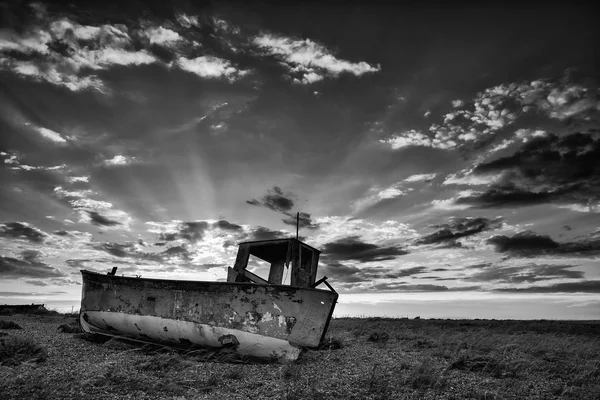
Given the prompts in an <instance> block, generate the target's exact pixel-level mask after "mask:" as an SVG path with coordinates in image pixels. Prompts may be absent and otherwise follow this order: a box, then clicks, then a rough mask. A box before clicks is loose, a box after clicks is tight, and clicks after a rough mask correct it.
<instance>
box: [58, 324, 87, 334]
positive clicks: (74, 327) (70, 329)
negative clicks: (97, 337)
mask: <svg viewBox="0 0 600 400" xmlns="http://www.w3.org/2000/svg"><path fill="white" fill-rule="evenodd" d="M58 330H59V331H60V332H63V333H81V332H82V331H81V327H80V326H79V324H78V323H71V324H62V325H60V326H59V327H58Z"/></svg>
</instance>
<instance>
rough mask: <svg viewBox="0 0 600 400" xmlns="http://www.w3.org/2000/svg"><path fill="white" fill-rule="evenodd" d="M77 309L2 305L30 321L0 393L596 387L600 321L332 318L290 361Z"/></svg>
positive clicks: (1, 369)
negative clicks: (87, 318)
mask: <svg viewBox="0 0 600 400" xmlns="http://www.w3.org/2000/svg"><path fill="white" fill-rule="evenodd" d="M8 318H10V320H9V319H8ZM74 320H75V318H74V316H72V315H70V316H64V315H49V316H48V315H45V316H42V317H40V315H36V314H33V315H26V316H15V315H13V316H10V317H0V322H4V323H8V322H9V321H10V322H14V321H16V322H18V325H20V326H22V328H23V329H22V330H12V331H8V332H9V334H8V336H4V337H0V343H1V346H0V348H1V349H2V350H1V352H0V364H1V366H0V381H2V382H3V384H2V385H0V398H2V399H20V398H53V399H62V398H65V399H66V398H77V397H79V396H80V394H81V393H85V397H86V398H87V399H92V400H93V399H105V398H115V399H125V398H145V399H150V398H152V399H154V398H157V399H163V398H164V399H167V398H168V399H172V398H230V399H245V398H264V397H265V394H269V395H270V396H271V397H272V398H280V399H290V400H293V399H338V398H346V399H397V398H401V399H422V398H431V399H433V398H436V399H438V398H439V399H482V400H483V399H496V400H498V399H512V398H519V399H527V398H530V399H554V398H555V399H594V400H595V399H598V398H600V383H599V382H600V360H599V358H598V354H600V322H593V321H592V322H576V321H569V322H558V321H483V320H481V321H477V320H473V321H451V320H425V319H420V320H414V319H413V320H404V319H385V318H368V319H351V318H343V319H335V320H333V321H332V323H331V327H330V329H329V332H328V334H327V335H326V337H325V339H324V340H323V342H322V343H321V345H320V346H319V349H314V350H307V351H306V352H304V353H303V354H302V355H301V357H300V359H299V360H298V361H296V362H294V363H291V364H287V365H282V364H277V363H272V362H270V363H269V362H265V361H264V360H262V361H261V362H258V360H250V359H247V358H243V357H240V356H239V355H237V353H234V352H233V351H232V350H231V349H226V350H225V351H215V350H210V349H183V348H182V349H173V348H170V347H165V346H158V345H143V344H139V343H137V342H127V341H123V340H120V339H110V338H107V337H104V336H102V337H98V335H86V334H83V333H80V332H79V331H78V330H77V329H75V328H78V325H77V324H76V323H75V322H74ZM16 322H14V323H16ZM69 333H70V334H69ZM82 338H83V339H86V340H81V339H82ZM46 349H47V350H46ZM43 360H46V361H45V362H43V363H40V361H43ZM267 361H268V360H267Z"/></svg>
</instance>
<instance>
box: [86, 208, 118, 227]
mask: <svg viewBox="0 0 600 400" xmlns="http://www.w3.org/2000/svg"><path fill="white" fill-rule="evenodd" d="M87 213H88V214H89V216H90V222H91V223H92V224H94V225H99V226H115V225H121V223H120V222H119V221H115V220H112V219H110V218H108V217H106V216H104V215H102V214H100V213H99V212H98V211H87Z"/></svg>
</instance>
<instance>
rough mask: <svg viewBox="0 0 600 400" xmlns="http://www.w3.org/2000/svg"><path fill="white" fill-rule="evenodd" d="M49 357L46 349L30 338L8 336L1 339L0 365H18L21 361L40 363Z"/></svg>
mask: <svg viewBox="0 0 600 400" xmlns="http://www.w3.org/2000/svg"><path fill="white" fill-rule="evenodd" d="M47 357H48V353H47V351H46V349H44V348H43V347H41V346H40V345H38V344H37V343H35V342H34V341H33V340H31V339H28V338H21V337H17V336H8V337H3V338H2V339H0V365H5V366H16V365H19V364H20V363H23V362H26V363H38V362H42V361H45V360H46V358H47Z"/></svg>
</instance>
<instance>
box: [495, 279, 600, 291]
mask: <svg viewBox="0 0 600 400" xmlns="http://www.w3.org/2000/svg"><path fill="white" fill-rule="evenodd" d="M494 291H495V292H509V293H600V281H580V282H566V283H555V284H553V285H548V286H530V287H526V288H499V289H494Z"/></svg>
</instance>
